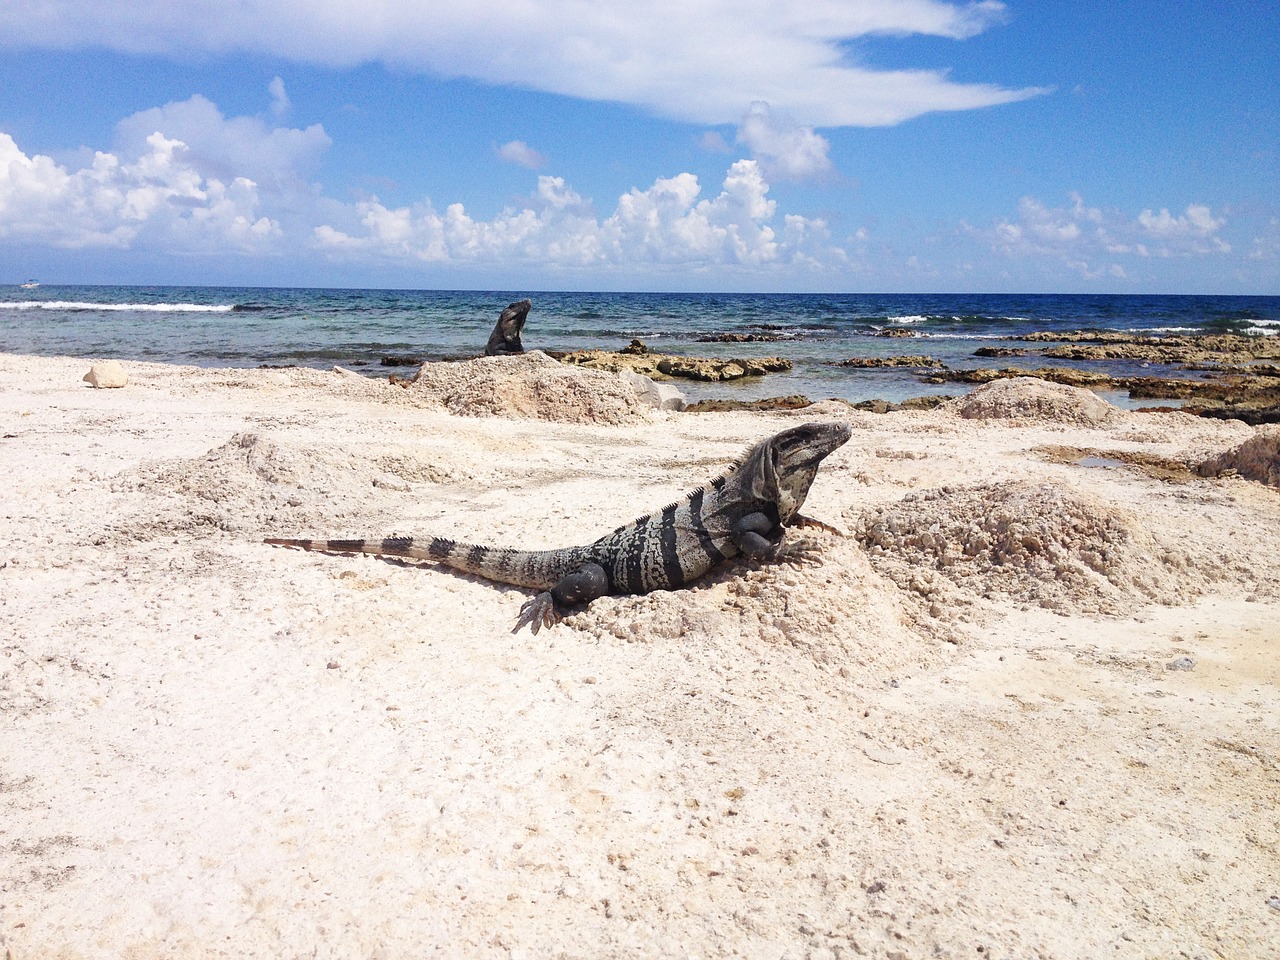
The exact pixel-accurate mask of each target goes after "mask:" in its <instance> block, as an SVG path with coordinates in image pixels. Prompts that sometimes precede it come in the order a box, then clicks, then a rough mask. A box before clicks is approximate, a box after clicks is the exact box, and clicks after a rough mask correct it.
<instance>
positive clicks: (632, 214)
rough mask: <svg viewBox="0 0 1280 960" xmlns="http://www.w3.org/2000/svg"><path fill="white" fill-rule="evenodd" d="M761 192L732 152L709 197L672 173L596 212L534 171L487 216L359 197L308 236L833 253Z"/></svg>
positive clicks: (783, 260)
mask: <svg viewBox="0 0 1280 960" xmlns="http://www.w3.org/2000/svg"><path fill="white" fill-rule="evenodd" d="M768 191H769V186H768V184H767V183H766V182H765V180H764V178H763V176H762V175H761V171H760V167H759V165H758V164H757V163H756V162H755V161H753V160H739V161H737V162H736V163H734V164H733V165H732V166H731V167H730V169H729V171H728V173H727V174H726V176H725V179H724V183H723V185H722V188H721V190H720V192H719V193H718V194H717V195H716V196H714V197H707V198H703V197H702V187H701V184H700V183H699V182H698V178H697V177H696V176H694V175H693V174H691V173H681V174H678V175H676V176H674V177H661V178H659V179H657V180H656V181H654V183H653V184H652V185H651V186H650V187H648V188H647V189H644V190H641V189H638V188H635V189H632V190H630V191H628V192H627V193H625V194H623V195H622V196H620V197H619V198H618V201H617V204H616V206H615V208H614V210H613V212H612V213H611V214H609V215H608V216H607V217H604V218H600V217H598V216H597V215H596V214H595V213H594V212H593V211H592V208H591V204H590V203H588V202H587V201H586V200H584V199H583V198H582V197H581V196H579V195H578V194H577V193H576V192H575V191H573V190H572V189H571V188H569V187H568V186H567V185H566V184H565V182H564V181H563V180H562V179H561V178H559V177H547V176H543V177H539V178H538V189H537V192H536V194H535V195H534V196H533V197H531V198H530V199H529V201H528V203H527V204H525V205H524V206H522V207H520V208H519V209H516V208H511V209H507V210H504V211H503V212H502V213H501V214H500V215H499V216H497V217H495V218H494V219H492V220H476V219H474V218H473V217H471V216H470V215H469V214H468V213H467V212H466V210H465V208H464V206H463V205H462V204H460V203H455V204H451V205H449V206H448V207H446V208H445V210H444V212H443V213H441V212H439V211H437V210H436V209H435V207H434V206H432V205H431V204H429V203H421V204H418V205H414V206H407V207H400V208H396V209H391V208H388V207H386V206H385V205H383V204H382V203H381V202H380V201H378V200H377V199H369V200H365V201H362V202H360V203H358V204H356V205H355V206H354V210H353V214H354V216H353V220H354V221H356V225H357V229H354V230H349V231H344V230H340V229H338V228H336V227H334V226H332V225H330V224H322V225H321V226H318V227H317V228H316V229H315V230H314V241H315V244H316V246H317V247H318V248H319V249H321V250H325V251H327V252H329V253H331V254H332V255H335V256H339V257H354V258H368V257H393V258H405V259H412V260H421V261H426V262H501V263H509V262H511V261H513V260H520V261H525V262H543V263H546V264H549V265H552V266H602V267H617V268H624V269H631V268H633V267H636V266H640V265H657V266H662V265H667V266H675V267H680V268H689V269H697V268H699V267H706V266H766V265H776V266H793V265H797V264H801V265H804V264H818V263H825V264H832V263H839V262H842V261H843V259H844V254H843V251H841V250H839V249H838V248H836V247H834V246H832V245H831V244H830V238H829V232H828V230H827V227H826V224H825V223H823V222H822V221H821V220H816V219H808V218H805V217H800V216H796V215H786V216H784V217H783V218H782V223H781V224H778V223H777V222H776V221H777V219H778V218H777V207H776V204H775V202H774V201H773V200H771V199H769V197H768Z"/></svg>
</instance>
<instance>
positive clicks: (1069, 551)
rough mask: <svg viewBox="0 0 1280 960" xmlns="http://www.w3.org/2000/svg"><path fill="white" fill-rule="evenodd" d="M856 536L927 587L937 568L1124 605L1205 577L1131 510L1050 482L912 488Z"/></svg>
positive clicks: (1026, 592)
mask: <svg viewBox="0 0 1280 960" xmlns="http://www.w3.org/2000/svg"><path fill="white" fill-rule="evenodd" d="M857 535H858V539H859V540H860V541H861V542H862V543H863V545H864V546H865V547H866V548H867V549H868V552H869V553H870V555H871V557H872V562H873V564H874V566H875V567H876V569H877V570H878V571H879V572H881V573H883V574H885V575H886V576H888V577H889V578H890V579H891V580H893V581H895V582H896V583H898V584H899V586H902V587H904V588H906V589H910V590H912V591H914V592H917V593H922V594H928V593H929V592H931V591H930V590H929V589H922V588H921V587H920V585H919V581H920V580H921V578H922V575H923V576H924V578H925V579H927V578H928V573H927V571H937V572H938V573H940V574H941V576H942V577H944V578H946V579H947V580H949V581H950V582H951V583H953V584H955V585H956V586H957V587H960V588H961V589H962V590H963V591H965V592H966V593H969V594H977V595H980V596H984V597H988V598H993V597H996V596H1001V597H1008V598H1011V599H1014V600H1017V601H1020V602H1022V603H1031V604H1038V605H1040V606H1042V607H1046V608H1049V609H1053V610H1062V611H1077V612H1088V613H1118V612H1122V611H1124V610H1126V609H1129V608H1130V607H1132V606H1133V605H1134V603H1135V602H1138V603H1141V602H1152V601H1154V602H1159V603H1174V602H1178V601H1181V600H1184V599H1186V598H1188V597H1189V596H1194V595H1195V594H1196V593H1198V592H1199V585H1200V582H1201V580H1202V578H1201V577H1200V576H1199V574H1197V573H1196V572H1195V571H1194V570H1193V569H1192V568H1191V561H1190V559H1189V558H1188V557H1187V556H1186V555H1185V554H1183V553H1182V552H1180V551H1179V550H1177V549H1170V548H1168V547H1165V546H1163V545H1162V544H1160V543H1159V542H1158V541H1156V539H1155V538H1154V537H1152V536H1151V535H1150V534H1148V533H1146V532H1145V531H1144V530H1143V528H1142V526H1141V525H1140V523H1139V522H1138V520H1137V518H1136V517H1135V516H1133V515H1132V514H1130V513H1127V512H1125V511H1122V510H1118V509H1116V508H1115V507H1112V506H1110V505H1109V504H1107V503H1104V502H1103V501H1101V500H1098V499H1096V498H1094V497H1091V496H1088V495H1085V494H1081V493H1075V492H1071V491H1067V490H1063V489H1062V488H1061V487H1059V486H1057V485H1055V484H1050V483H1026V482H1006V483H997V484H984V485H980V486H975V487H962V488H954V487H943V488H940V489H937V490H928V491H924V492H922V493H917V494H912V495H910V496H907V497H904V498H903V499H902V500H900V501H898V502H897V503H894V504H890V505H889V506H886V507H882V508H880V509H879V510H877V511H875V512H874V513H871V514H870V515H868V516H866V517H864V518H863V521H862V524H861V527H860V529H859V531H858V534H857ZM922 568H923V570H922Z"/></svg>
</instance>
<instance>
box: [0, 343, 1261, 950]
mask: <svg viewBox="0 0 1280 960" xmlns="http://www.w3.org/2000/svg"><path fill="white" fill-rule="evenodd" d="M88 366H89V365H88V363H87V362H85V361H81V360H68V359H37V358H28V357H14V356H0V434H3V435H4V439H3V440H0V465H3V478H4V480H3V485H2V486H0V736H2V737H3V741H2V746H3V750H2V751H0V956H3V957H4V958H5V960H47V958H79V957H127V958H133V960H149V958H178V957H180V958H191V957H237V958H244V957H264V958H276V957H302V956H306V957H335V958H336V957H386V958H399V957H427V956H443V957H466V958H472V957H481V958H489V957H493V958H506V957H512V958H514V957H526V958H531V960H532V958H543V957H562V956H563V957H575V958H579V957H580V958H604V957H651V956H652V957H681V958H684V957H690V956H698V957H722V956H741V957H770V958H784V957H785V958H802V957H813V958H827V957H849V956H868V957H884V958H916V957H920V958H925V957H980V958H981V957H987V958H997V957H1008V958H1050V957H1052V958H1077V957H1078V958H1086V957H1087V958H1096V957H1122V958H1128V957H1143V958H1146V957H1231V958H1262V957H1265V956H1274V955H1275V953H1274V951H1275V950H1276V947H1275V944H1277V943H1280V816H1278V815H1277V797H1278V796H1280V710H1278V709H1277V707H1278V706H1280V694H1278V693H1277V681H1278V680H1280V658H1278V656H1277V654H1280V586H1278V584H1280V576H1278V574H1280V550H1277V545H1278V544H1280V491H1277V490H1276V489H1275V488H1274V487H1268V486H1265V485H1263V484H1261V483H1258V482H1255V481H1252V480H1246V479H1243V478H1240V477H1226V478H1221V479H1203V478H1199V477H1193V476H1186V475H1178V473H1177V471H1176V470H1174V471H1172V472H1169V471H1164V472H1163V473H1162V472H1161V470H1159V469H1154V468H1153V469H1151V470H1144V469H1143V468H1142V467H1141V466H1139V465H1138V464H1139V463H1140V462H1144V461H1145V462H1149V463H1153V464H1155V463H1159V462H1160V461H1161V459H1162V460H1163V461H1165V462H1169V461H1179V460H1181V461H1184V462H1187V463H1191V464H1193V465H1194V464H1197V463H1199V462H1201V461H1204V460H1206V459H1207V458H1210V457H1212V456H1216V455H1219V454H1222V453H1224V452H1225V451H1227V450H1229V449H1231V448H1234V447H1237V446H1238V445H1240V444H1241V443H1243V442H1244V441H1246V440H1249V439H1250V438H1253V437H1255V435H1256V432H1255V431H1254V430H1253V429H1252V428H1249V427H1246V426H1243V425H1241V424H1239V423H1234V422H1215V421H1209V420H1199V419H1194V418H1191V417H1187V416H1184V415H1182V414H1167V415H1147V414H1132V413H1116V414H1114V415H1113V414H1111V413H1110V412H1109V411H1108V412H1107V413H1106V415H1105V416H1102V417H1095V416H1089V417H1074V418H1073V416H1072V415H1071V414H1070V412H1069V411H1068V412H1066V413H1064V414H1062V415H1059V414H1058V413H1056V412H1055V411H1057V410H1058V409H1059V405H1060V401H1061V397H1062V395H1061V394H1059V393H1055V394H1054V397H1056V398H1057V399H1054V401H1053V403H1051V404H1050V403H1045V402H1038V403H1034V404H1031V405H1030V406H1029V407H1028V408H1027V409H1028V410H1029V411H1031V412H1033V413H1035V416H1034V417H1031V418H1019V417H1016V416H1014V417H1009V416H1008V414H1009V412H1010V411H1009V409H1007V408H1006V409H1004V410H1002V411H995V412H993V411H991V410H986V411H984V412H983V415H984V416H994V417H996V419H972V420H971V419H965V418H964V417H961V416H960V415H958V412H957V411H956V410H938V411H932V412H928V413H902V414H892V415H887V416H876V415H871V414H862V413H850V412H849V411H848V410H847V409H846V408H843V407H841V406H840V405H837V404H823V405H820V406H819V407H817V408H811V409H810V410H807V411H800V412H799V413H796V414H787V415H761V414H713V415H694V414H657V415H651V416H630V417H617V418H606V419H612V422H611V423H608V424H604V425H601V424H597V423H573V422H562V421H558V420H544V419H516V418H510V417H466V416H457V415H455V414H451V413H448V412H445V411H444V410H442V409H440V408H438V407H437V406H436V404H437V403H443V402H444V400H443V399H442V398H441V396H440V395H433V396H431V397H427V396H425V395H424V394H423V393H421V392H417V391H414V390H412V389H404V388H401V387H398V386H390V385H386V384H380V383H375V382H371V381H365V380H360V379H357V378H351V377H347V376H343V375H341V374H336V373H334V374H330V373H317V372H311V371H207V370H206V371H200V370H194V369H179V368H172V367H160V366H148V365H143V364H126V368H127V370H128V373H129V376H130V384H129V385H128V386H127V387H125V388H124V389H120V390H95V389H92V388H90V387H88V386H87V385H86V384H84V383H82V382H81V377H82V376H83V375H84V373H85V372H86V370H87V369H88ZM1001 389H1002V390H1007V389H1008V388H1001ZM1046 396H1047V395H1046ZM535 399H536V398H535ZM543 399H544V400H545V399H546V398H543ZM1006 399H1007V398H1006ZM1068 399H1069V398H1068ZM1041 400H1042V401H1043V397H1041ZM459 403H461V406H459ZM453 408H454V409H465V408H466V403H465V402H462V401H458V402H455V403H453ZM525 412H527V411H525ZM1015 412H1016V411H1015ZM833 417H838V418H840V419H844V420H847V421H849V422H850V423H851V424H852V426H853V434H854V435H853V439H852V440H851V441H850V442H849V443H848V444H847V445H846V446H845V447H844V448H842V449H841V450H840V451H838V452H837V453H836V454H835V455H833V456H832V457H831V458H830V459H829V460H828V461H827V463H826V464H825V465H824V467H823V469H822V471H821V472H820V473H819V476H818V480H817V482H816V483H815V485H814V487H813V490H812V493H811V495H810V498H809V502H808V504H807V507H806V512H807V513H809V514H810V515H812V516H815V517H817V518H819V519H822V520H824V521H826V522H828V523H830V524H832V525H834V526H836V527H839V528H840V529H842V530H844V531H845V532H846V534H847V535H846V536H843V537H840V536H835V535H830V534H824V533H819V534H818V535H817V536H818V537H819V538H820V539H821V540H822V543H823V546H824V556H825V560H824V562H823V563H822V564H821V565H815V566H810V567H805V568H803V569H799V570H796V569H792V568H789V567H783V568H776V567H748V566H741V565H737V566H730V567H728V568H727V569H725V570H723V571H721V572H719V573H717V574H716V575H713V576H712V577H710V578H709V579H708V580H707V581H706V582H705V583H704V584H702V585H699V586H697V587H696V588H694V589H690V590H685V591H680V592H677V593H661V594H653V595H650V596H646V597H621V598H605V599H602V600H599V601H596V602H595V603H594V604H592V605H591V607H590V609H589V610H588V611H586V612H584V613H581V614H577V615H575V616H573V617H572V618H570V619H569V620H568V621H566V622H565V623H564V624H562V625H560V626H558V627H556V628H554V629H552V630H550V631H549V632H546V633H542V634H539V636H537V637H532V636H530V635H529V634H528V633H527V632H523V633H521V634H519V635H516V636H512V635H511V633H510V632H509V631H510V629H511V626H512V624H513V623H514V621H515V618H516V613H517V611H518V609H519V607H520V604H521V603H522V602H523V600H524V599H525V598H526V596H527V593H526V592H525V591H521V590H518V589H513V588H508V587H495V586H493V585H491V584H488V583H486V582H484V581H482V580H479V579H475V578H469V577H460V576H456V575H450V574H448V573H444V572H440V571H437V570H434V569H430V568H426V567H422V566H417V565H412V564H408V565H401V564H395V563H388V562H386V561H383V560H379V559H376V558H372V557H340V556H328V555H324V554H307V553H302V552H299V551H291V550H282V549H277V548H273V547H269V546H265V545H263V544H262V543H260V540H261V538H262V537H263V536H264V535H280V536H313V535H314V536H364V535H371V536H372V535H379V536H380V535H386V534H393V533H402V534H423V533H431V534H440V535H446V536H454V537H457V538H459V539H468V540H477V541H480V542H486V543H493V544H499V545H508V546H522V547H543V546H561V545H567V544H570V543H576V542H585V541H587V540H590V539H593V538H594V537H595V536H597V535H599V534H601V533H603V532H606V531H608V530H610V529H612V528H613V527H614V526H616V525H618V524H620V523H623V522H625V521H627V520H630V519H632V518H633V517H634V516H635V515H637V514H639V513H641V512H645V511H647V510H649V509H653V508H657V507H661V506H662V505H663V504H665V503H667V502H669V501H671V500H673V499H675V498H676V497H678V496H679V495H680V494H681V493H683V492H684V491H685V490H687V489H689V488H691V487H693V486H695V485H696V484H698V483H700V482H701V481H702V480H704V479H706V478H707V477H710V476H712V475H714V474H715V473H716V472H718V471H719V470H720V469H721V468H722V467H723V466H724V464H725V463H726V462H728V461H729V460H730V459H732V458H733V457H734V456H735V455H736V454H738V453H739V452H740V451H741V450H742V449H743V448H744V447H745V446H746V445H747V444H748V443H750V442H753V441H755V440H758V439H760V438H762V437H764V436H767V435H768V434H770V433H772V432H775V431H776V430H778V429H781V428H783V427H785V426H787V425H790V424H793V423H797V422H801V421H803V420H807V419H822V418H833ZM1046 418H1048V419H1046ZM628 420H630V422H627V421H628ZM1063 448H1079V449H1080V450H1081V451H1087V452H1089V453H1091V454H1092V455H1094V456H1097V457H1102V458H1112V459H1114V460H1115V461H1126V462H1125V463H1118V464H1113V465H1111V466H1103V467H1085V466H1081V465H1078V464H1076V463H1073V462H1070V461H1071V459H1072V458H1073V456H1074V454H1069V455H1064V453H1063ZM1162 476H1164V477H1166V478H1165V479H1161V477H1162ZM1177 667H1190V669H1173V668H1177ZM1269 901H1270V902H1269Z"/></svg>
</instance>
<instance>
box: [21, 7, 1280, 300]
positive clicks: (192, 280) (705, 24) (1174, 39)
mask: <svg viewBox="0 0 1280 960" xmlns="http://www.w3.org/2000/svg"><path fill="white" fill-rule="evenodd" d="M27 278H38V279H40V280H41V281H42V282H45V283H106V284H199V285H243V286H332V287H391V288H412V289H486V290H517V291H518V290H618V291H628V290H635V291H744V292H755V291H789V292H849V293H861V292H906V293H910V292H936V293H948V292H957V293H959V292H972V293H999V292H1017V293H1023V292H1049V293H1076V292H1079V293H1091V292H1097V293H1206V294H1231V293H1240V294H1268V295H1280V4H1277V3H1274V2H1272V0H1267V2H1261V0H1220V2H1217V3H1213V4H1205V3H1199V2H1197V3H1190V2H1184V0H1112V2H1111V3H1107V4H1094V3H1081V2H1079V0H1074V2H1071V0H1007V2H1003V3H1002V2H996V0H981V2H974V3H948V2H941V0H732V2H731V0H628V2H627V3H625V4H612V3H604V2H601V0H361V2H360V3H351V2H349V0H237V2H235V3H227V2H226V0H184V2H183V3H173V2H172V0H131V2H130V3H127V4H123V3H120V2H119V0H3V2H2V3H0V283H15V282H21V281H22V280H25V279H27Z"/></svg>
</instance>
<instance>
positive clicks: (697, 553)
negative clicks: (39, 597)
mask: <svg viewBox="0 0 1280 960" xmlns="http://www.w3.org/2000/svg"><path fill="white" fill-rule="evenodd" d="M850 435H851V431H850V429H849V426H848V424H844V423H806V424H804V425H803V426H799V427H792V428H791V429H789V430H783V431H782V432H781V433H778V434H775V435H774V436H772V437H769V438H768V439H767V440H762V441H760V442H759V443H757V444H756V445H755V446H753V447H751V448H750V449H749V450H748V451H747V452H746V453H745V454H744V455H743V456H742V457H741V458H740V459H739V460H737V461H736V462H735V463H734V464H733V465H731V466H730V467H729V468H728V469H727V470H725V472H724V473H722V474H720V476H718V477H716V478H715V479H713V480H710V481H708V482H707V483H705V484H703V485H702V486H701V487H699V488H698V489H697V490H694V491H693V492H692V493H690V494H689V495H688V496H686V497H685V498H684V499H683V500H679V501H677V502H675V503H672V504H670V505H668V506H667V507H665V508H663V509H662V510H661V511H659V512H657V513H653V514H649V515H647V516H643V517H640V518H639V519H638V520H634V521H632V522H631V523H629V524H627V525H626V526H622V527H619V528H618V529H617V530H615V531H613V533H610V534H608V535H606V536H603V537H601V538H600V539H599V540H597V541H595V543H590V544H587V545H586V546H582V547H565V548H562V549H559V550H511V549H505V548H499V547H483V546H474V545H472V544H467V543H455V542H454V541H453V540H446V539H443V538H441V537H430V538H422V537H390V538H388V539H384V540H287V539H281V538H278V537H269V538H268V539H267V540H266V542H267V543H271V544H277V545H279V546H285V547H301V548H302V549H304V550H326V551H329V552H333V553H371V554H375V555H379V556H394V557H410V558H413V559H416V560H429V561H434V562H436V563H439V564H442V565H444V566H446V567H450V568H451V569H454V570H460V571H462V572H464V573H472V574H476V575H478V576H481V577H484V578H485V579H487V580H494V581H497V582H499V583H509V584H513V585H515V586H517V587H529V588H531V589H534V590H538V591H540V592H539V593H538V595H537V596H535V597H533V599H531V600H529V601H527V602H526V603H525V604H524V606H523V607H521V608H520V616H519V617H518V618H517V620H516V625H515V627H514V629H513V630H512V631H511V632H512V633H516V632H517V631H519V630H520V628H521V627H524V626H528V627H529V628H530V629H531V630H532V631H533V632H534V633H535V634H536V633H537V632H538V629H539V628H540V627H550V626H552V625H553V624H555V623H558V622H559V621H560V619H561V618H562V617H564V616H565V615H566V613H567V611H568V608H570V607H573V606H577V605H580V604H586V603H590V602H591V601H592V600H594V599H596V598H597V597H602V596H604V595H606V594H628V593H631V594H634V593H648V592H649V591H651V590H673V589H675V588H677V587H681V586H684V585H685V584H688V583H691V582H692V581H694V580H697V579H698V578H699V577H701V576H702V575H703V574H705V573H706V572H707V571H708V570H710V569H711V568H712V567H714V566H716V565H717V564H718V563H721V562H722V561H724V560H727V559H729V558H730V557H735V556H738V555H745V556H747V557H751V558H753V559H756V560H783V561H789V562H797V561H805V560H810V559H813V558H814V557H815V556H816V553H817V548H816V545H815V544H814V543H812V542H811V541H809V540H799V541H796V542H795V543H784V542H783V537H784V533H785V531H786V528H787V527H789V526H801V525H804V524H806V523H807V524H810V525H817V526H824V525H823V524H819V523H818V522H817V521H814V520H810V519H809V518H807V517H802V516H801V515H800V507H801V505H803V503H804V499H805V497H806V496H807V495H808V493H809V486H810V485H811V484H812V483H813V478H814V476H816V475H817V472H818V465H819V464H820V463H822V460H823V458H825V457H826V456H827V455H828V454H830V453H831V452H832V451H834V450H836V449H837V448H838V447H840V446H841V445H842V444H844V443H845V442H846V441H848V439H849V437H850ZM828 529H830V528H828Z"/></svg>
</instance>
